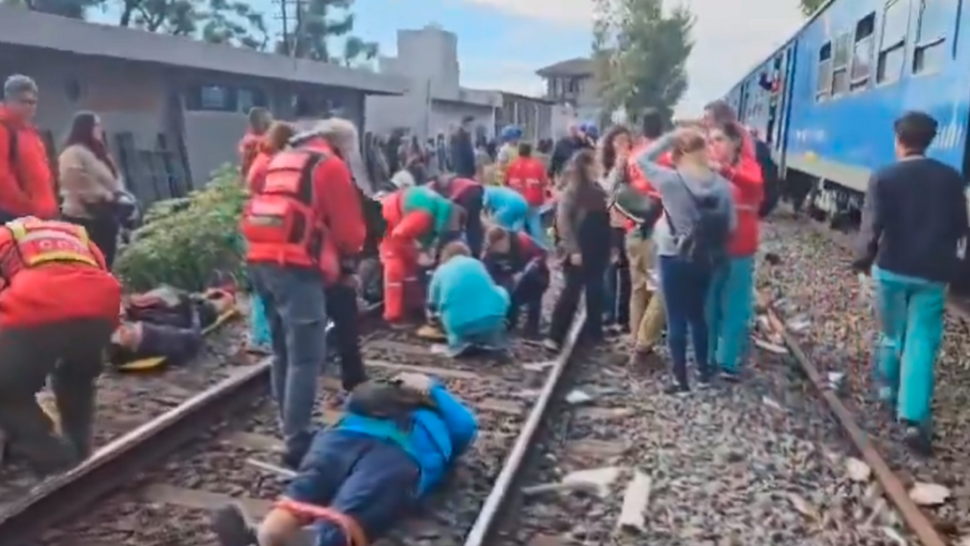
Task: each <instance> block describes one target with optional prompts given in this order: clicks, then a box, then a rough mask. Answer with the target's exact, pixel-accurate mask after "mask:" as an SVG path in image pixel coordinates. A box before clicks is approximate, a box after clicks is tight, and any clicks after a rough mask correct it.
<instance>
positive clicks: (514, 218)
mask: <svg viewBox="0 0 970 546" xmlns="http://www.w3.org/2000/svg"><path fill="white" fill-rule="evenodd" d="M3 93H4V95H3V106H2V108H0V220H2V221H3V222H4V223H5V225H4V229H2V230H0V354H2V355H3V363H2V366H0V431H2V432H3V433H4V434H6V436H7V438H8V440H10V444H9V446H10V449H11V450H12V451H16V452H17V453H18V454H21V455H23V456H25V458H26V459H27V460H28V461H29V462H30V464H31V467H32V468H34V469H35V470H36V471H37V472H38V473H39V474H49V473H51V472H56V471H59V470H63V469H65V468H67V467H69V466H71V465H73V464H76V463H77V462H78V461H80V460H82V459H84V458H85V457H86V456H87V455H88V454H89V452H90V438H91V430H92V420H93V413H94V409H93V408H94V400H95V387H94V385H95V380H96V378H97V376H98V375H99V374H100V372H101V369H102V360H103V358H102V355H103V351H104V349H105V347H107V346H108V344H109V340H110V337H111V335H112V332H113V331H114V330H115V328H116V327H117V325H118V322H119V309H120V308H121V286H120V284H119V282H118V281H117V280H116V279H115V278H114V276H113V275H112V274H111V263H112V260H113V258H114V254H115V252H116V244H117V239H118V231H119V229H120V226H121V225H122V224H123V223H124V221H125V218H127V217H128V216H129V215H130V213H131V208H132V206H133V203H132V202H131V201H132V200H131V197H130V195H128V194H127V193H125V191H124V186H123V184H122V182H121V178H120V176H119V173H118V169H117V167H116V166H115V164H114V162H113V161H112V159H111V157H110V155H109V154H108V152H107V148H106V146H105V144H104V132H103V130H102V129H101V126H100V122H99V120H98V117H97V116H96V115H95V114H92V113H86V112H83V113H79V114H78V115H77V116H76V117H75V119H74V122H73V125H72V128H71V131H70V133H69V134H70V136H69V138H68V141H67V146H66V147H65V148H64V151H63V152H62V154H61V155H60V157H59V158H58V161H57V162H56V165H57V168H58V170H59V172H58V178H59V181H60V191H61V194H62V195H61V202H62V204H61V206H60V209H61V210H60V211H58V206H57V199H56V196H55V195H54V189H53V188H54V187H55V186H54V184H53V173H52V170H51V168H50V167H49V166H48V165H49V163H48V161H47V159H46V151H45V148H44V144H43V142H42V141H41V139H40V138H39V136H38V134H37V131H36V130H35V129H34V128H33V127H32V125H31V118H32V116H33V114H34V112H35V109H36V106H37V87H36V85H35V84H34V82H33V81H32V80H30V78H27V77H25V76H13V77H11V78H9V79H8V80H7V81H6V83H5V85H4V89H3ZM640 120H641V122H640V127H639V130H638V131H634V130H633V129H632V128H630V127H626V126H623V125H614V126H612V127H609V128H608V130H607V131H606V132H605V134H602V135H601V134H600V131H599V129H598V127H596V126H595V124H592V123H582V124H575V125H574V126H572V127H570V130H569V134H568V135H566V136H565V137H563V138H562V139H560V140H559V141H558V142H556V143H555V146H553V143H551V142H544V143H540V145H539V146H538V149H534V148H533V146H532V143H529V142H525V141H524V140H523V134H522V131H521V129H520V128H518V127H515V126H509V127H506V128H505V129H503V130H502V131H501V133H500V134H499V135H498V141H497V142H496V143H494V144H490V143H488V142H479V143H478V144H479V146H478V147H479V148H480V150H478V151H476V150H473V149H471V143H472V142H473V140H472V138H471V132H470V126H469V125H468V124H465V125H464V126H463V127H462V128H461V129H459V130H458V132H457V133H456V134H455V135H452V136H451V137H449V139H448V143H447V145H446V143H445V138H444V136H443V135H441V136H440V137H439V138H437V139H435V140H433V141H431V142H428V146H427V147H424V148H422V147H420V146H419V145H418V142H417V141H416V140H413V139H412V140H411V141H410V143H409V144H408V145H404V144H402V142H400V141H401V140H402V139H401V137H400V136H399V135H398V136H395V137H392V138H390V139H388V141H387V142H383V141H382V140H381V139H380V138H377V137H375V136H373V135H364V136H363V138H361V137H360V135H359V134H358V131H357V128H356V126H355V125H354V124H353V123H351V122H349V121H347V120H342V119H326V120H320V121H318V122H315V123H312V124H306V123H304V124H300V125H293V124H289V123H286V122H283V121H274V120H273V116H272V115H271V113H270V112H269V111H267V110H265V109H260V108H257V109H254V110H253V111H252V112H251V113H250V132H249V133H248V134H247V135H245V137H244V138H243V139H242V141H241V144H240V152H241V178H243V179H244V181H245V184H246V187H247V188H248V191H249V199H248V202H247V203H246V205H245V207H244V211H243V214H242V218H241V221H240V230H239V237H240V239H241V240H242V242H243V243H244V244H245V249H246V250H245V260H246V262H247V265H248V273H249V275H248V276H249V282H250V283H251V285H252V288H253V298H252V303H253V305H252V309H253V320H252V324H251V326H252V327H253V339H254V344H255V345H258V346H263V347H264V349H265V350H266V351H268V352H269V353H271V354H272V357H273V360H272V362H273V363H272V394H273V397H274V399H275V400H276V403H277V406H278V410H279V418H280V422H281V428H282V434H283V440H284V445H285V451H284V453H283V455H282V461H281V462H282V464H283V465H284V466H286V467H288V468H291V469H293V470H295V471H296V473H297V474H296V478H295V479H294V480H293V481H292V483H291V484H290V486H289V488H288V489H287V492H286V494H285V495H284V497H283V498H282V499H281V500H280V502H279V503H278V504H277V505H276V506H275V508H274V509H273V510H272V511H271V512H270V513H269V515H268V516H267V517H266V518H265V519H264V520H263V521H262V522H261V523H260V524H259V525H253V524H252V523H251V522H250V521H249V519H248V517H247V515H246V514H245V513H244V511H243V510H242V509H241V508H239V507H237V506H230V507H226V508H224V509H221V510H218V511H217V512H216V513H215V514H214V518H213V526H214V529H215V531H216V533H217V535H218V536H219V538H220V540H221V541H222V543H223V544H225V545H226V546H246V545H250V544H259V545H261V546H267V545H283V544H304V543H306V544H317V545H318V546H337V545H338V544H346V543H354V544H364V543H368V542H369V541H373V540H374V539H376V538H378V537H379V536H380V535H381V534H382V533H383V532H384V531H386V530H387V529H388V528H389V527H390V526H391V525H392V524H393V523H394V522H395V521H397V520H398V519H399V518H401V517H403V516H404V515H405V514H406V513H407V512H408V509H409V507H411V506H412V505H413V503H414V501H415V499H416V498H419V497H421V496H423V495H424V494H425V493H427V492H428V491H430V490H431V489H433V488H434V487H435V486H436V485H437V484H438V483H439V482H440V481H441V480H442V479H443V476H444V475H445V473H446V472H447V470H448V468H449V467H450V466H451V465H452V463H453V462H454V461H455V460H456V459H457V457H459V456H460V455H461V454H462V453H463V452H465V451H466V450H467V449H468V447H469V446H470V445H471V443H472V442H473V441H474V439H475V436H476V432H477V428H478V425H477V423H476V419H475V415H474V412H473V411H472V410H471V409H470V408H469V407H468V406H467V405H465V404H464V403H463V402H462V401H461V400H460V399H458V398H457V397H456V396H455V395H454V394H452V393H449V392H448V390H447V389H446V387H445V386H444V385H442V384H441V383H439V382H437V381H436V380H435V379H433V378H431V377H428V376H426V375H422V374H416V373H404V374H401V375H399V376H397V377H396V378H394V379H393V380H389V381H388V380H374V379H370V378H368V376H367V373H366V370H365V368H364V363H363V361H362V358H361V351H360V340H359V334H358V332H357V326H356V324H357V318H358V309H357V305H358V299H357V296H358V294H359V293H360V286H361V284H364V279H362V278H361V273H362V271H363V270H364V268H363V267H362V262H367V261H368V260H369V261H370V263H371V265H374V264H379V266H380V267H378V268H377V270H378V271H379V273H378V274H377V276H378V277H379V278H381V279H382V282H381V283H380V284H382V292H383V294H382V298H383V302H384V319H385V320H386V321H387V322H388V323H389V324H390V325H391V326H392V327H395V328H411V327H415V328H416V329H417V333H418V335H420V336H422V337H426V338H429V339H437V340H441V341H444V342H445V343H446V345H447V348H448V351H449V354H450V355H451V356H454V357H459V356H461V355H465V354H468V353H469V352H473V351H474V352H478V351H484V352H486V353H497V354H505V353H506V352H507V349H508V341H509V336H510V335H511V334H513V333H517V334H519V335H523V336H530V337H535V338H539V339H542V341H543V343H544V345H545V346H546V347H547V348H548V349H549V350H550V351H558V350H559V349H560V347H561V346H562V345H563V343H564V341H565V337H566V335H567V330H568V329H569V326H570V323H571V322H572V319H573V316H574V315H575V311H576V309H577V307H578V305H579V302H580V301H581V300H582V299H583V298H581V296H585V317H586V319H585V323H584V327H583V331H582V335H581V339H580V343H582V344H595V343H597V342H599V341H601V340H602V339H603V338H604V337H606V336H608V335H619V334H620V333H621V332H623V331H625V332H627V333H628V334H629V340H630V351H631V365H632V366H643V365H647V364H649V363H652V362H658V361H659V359H657V358H653V357H652V354H653V353H654V351H655V350H656V349H657V347H658V345H659V344H660V343H661V342H662V340H663V336H664V332H666V344H667V349H668V351H669V360H670V364H671V377H672V380H671V381H670V384H669V385H668V386H667V387H666V388H665V393H666V394H669V395H676V396H682V395H686V394H688V393H690V392H691V389H692V384H693V383H694V382H695V381H696V383H698V384H700V385H702V386H703V385H707V384H709V383H710V382H711V381H713V380H714V379H715V378H716V377H720V378H723V379H724V380H726V381H729V382H734V381H737V380H739V379H740V371H741V370H742V364H743V362H744V360H745V356H746V349H747V342H748V337H749V336H748V329H749V327H750V326H751V323H752V318H753V317H752V311H753V294H754V275H755V256H756V253H757V251H758V246H759V230H760V226H759V223H760V217H761V216H763V215H764V213H765V212H766V210H767V209H766V205H765V203H766V202H768V203H770V202H771V201H772V200H773V199H777V195H773V193H775V194H776V193H777V192H776V191H774V190H775V189H776V188H773V186H772V185H771V184H767V185H766V183H765V181H766V179H768V180H770V179H771V177H772V176H774V175H773V174H770V173H769V172H768V169H766V168H765V167H764V161H761V162H759V157H760V158H763V156H764V149H765V147H764V143H760V142H757V141H756V139H755V138H754V137H753V135H752V134H751V133H750V132H749V131H748V130H747V129H746V128H744V127H743V126H742V125H741V124H740V123H739V121H738V119H737V118H736V115H735V113H734V112H733V110H732V109H731V108H730V107H729V106H728V105H727V104H726V103H724V102H721V101H717V102H714V103H711V104H710V105H708V107H707V108H706V109H705V112H704V117H703V119H700V120H697V121H683V122H679V123H678V124H676V126H674V127H668V123H667V120H665V119H664V118H663V117H662V116H661V114H660V113H659V112H658V111H654V110H649V111H646V112H643V113H641V116H640ZM895 133H896V146H897V154H898V156H899V157H900V161H899V162H898V163H896V164H894V165H893V166H891V167H888V168H886V169H883V170H880V171H877V172H876V173H875V175H874V176H873V179H872V182H871V186H870V190H869V194H868V195H867V199H866V210H865V213H864V217H863V230H862V235H861V245H860V254H859V257H858V259H857V260H856V261H855V262H854V264H853V267H855V268H856V269H857V270H858V271H860V272H866V273H870V272H871V275H872V278H873V279H874V281H875V283H876V287H877V298H876V299H877V307H878V309H879V318H880V321H879V328H880V334H881V339H880V343H879V345H878V351H877V360H878V362H877V372H878V376H879V380H880V386H881V390H880V396H882V397H883V399H884V400H886V401H887V403H890V404H892V405H893V406H894V408H895V410H896V411H897V412H898V417H899V418H900V419H901V420H902V421H904V422H905V423H906V424H907V427H908V428H907V440H908V441H909V442H910V444H911V445H913V446H916V447H921V448H926V447H927V446H928V444H929V440H930V437H929V436H928V434H929V433H928V430H929V429H928V424H927V423H928V422H929V421H930V407H931V404H930V402H931V399H932V386H933V379H932V368H933V361H934V359H935V356H936V353H937V351H938V349H939V345H940V341H941V338H942V317H943V300H944V297H945V288H946V285H947V283H949V282H952V280H953V278H954V275H955V274H956V272H957V271H959V264H958V262H959V259H958V257H957V252H956V250H955V249H956V248H957V246H958V243H959V242H960V241H962V240H963V238H964V236H965V235H966V230H967V224H968V220H967V210H966V206H965V197H964V194H963V186H964V183H963V180H962V177H961V176H960V175H959V173H957V172H956V171H955V170H953V169H951V168H950V167H947V166H945V165H944V164H942V163H940V162H938V161H935V160H932V159H928V158H926V157H925V152H926V150H927V148H928V147H929V146H930V144H931V143H932V141H933V139H934V138H935V136H936V133H937V124H936V122H935V120H933V119H932V118H931V117H929V116H927V115H926V114H921V113H910V114H907V115H905V116H903V117H902V118H900V120H899V121H898V122H897V123H896V126H895ZM402 149H404V150H407V151H404V152H403V153H399V151H400V150H402ZM8 150H9V153H7V151H8ZM486 162H490V163H492V165H490V166H491V167H492V168H491V169H490V170H488V171H487V172H488V174H484V173H485V172H486V171H485V170H483V168H482V167H483V164H484V163H486ZM914 178H918V179H920V180H921V181H922V182H924V183H923V184H921V185H916V184H914V183H913V182H912V179H914ZM766 190H767V191H766ZM766 196H767V197H766ZM768 208H770V206H769V207H768ZM550 210H551V211H554V214H553V215H552V216H553V217H554V219H553V221H552V222H551V226H549V225H548V224H549V222H547V221H544V214H545V213H546V212H548V211H550ZM926 211H931V212H932V213H931V214H927V213H926ZM920 226H922V227H920ZM550 227H551V229H547V228H550ZM607 242H608V244H604V243H607ZM554 263H555V264H559V267H560V269H561V272H562V275H563V278H564V283H563V287H562V290H561V292H560V293H559V294H558V296H557V298H556V301H555V305H554V307H553V311H552V316H551V321H550V323H549V324H548V327H547V328H546V330H545V331H543V326H544V325H543V324H542V321H541V316H542V302H543V299H544V297H545V295H546V294H545V293H546V291H547V289H548V287H549V284H550V276H551V272H550V265H551V264H554ZM371 269H373V268H371ZM81 285H83V286H84V290H78V289H77V287H78V286H81ZM523 314H524V315H525V319H524V323H523V324H522V325H521V332H519V330H520V321H521V320H520V319H521V318H522V315H523ZM330 321H332V323H333V327H334V328H335V329H336V331H337V334H338V335H336V336H334V337H329V336H328V335H327V331H328V323H329V322H330ZM419 326H420V328H418V327H419ZM331 339H333V340H335V342H336V344H337V347H336V351H334V352H335V353H336V354H337V356H338V357H339V362H340V366H341V374H342V386H343V393H341V394H342V396H341V397H339V398H340V399H341V400H342V402H343V407H344V410H345V413H344V417H343V418H342V419H341V420H340V421H339V422H338V423H337V424H336V425H335V426H333V427H330V428H327V429H324V430H317V428H316V426H315V424H314V422H313V415H314V412H315V410H316V407H317V403H318V402H317V400H318V396H317V394H318V393H317V385H318V382H317V376H318V375H319V372H320V368H321V366H322V364H323V363H324V362H325V361H326V357H327V352H328V347H327V343H328V340H331ZM688 345H691V346H692V348H693V351H692V352H693V355H694V356H693V375H694V376H695V377H694V378H692V371H691V366H690V365H689V363H688V350H687V349H688ZM48 378H51V385H52V388H53V391H54V394H55V396H56V400H57V406H58V408H59V410H60V411H59V414H60V420H61V422H60V423H59V432H57V433H55V431H54V430H55V429H54V427H53V426H52V423H51V420H50V419H49V417H48V416H47V415H46V414H45V413H44V411H43V410H42V409H41V408H40V406H39V405H38V403H37V400H36V398H35V394H36V393H37V392H38V391H39V390H40V389H41V388H42V387H43V385H44V383H45V381H47V379H48ZM897 399H898V401H897ZM311 523H314V525H313V526H312V527H311V528H310V529H309V530H307V529H305V527H306V526H307V525H308V524H311Z"/></svg>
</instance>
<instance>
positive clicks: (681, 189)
mask: <svg viewBox="0 0 970 546" xmlns="http://www.w3.org/2000/svg"><path fill="white" fill-rule="evenodd" d="M672 144H673V137H672V135H671V134H670V133H668V134H666V135H664V136H662V137H660V138H659V139H657V140H656V141H655V142H654V143H653V144H651V145H650V147H648V148H647V149H646V150H644V151H643V153H641V154H640V156H639V157H637V164H638V165H639V166H640V168H641V169H643V174H644V175H645V176H646V178H647V180H649V181H650V184H651V185H652V186H653V187H654V188H656V190H657V191H659V192H660V199H661V200H662V201H663V206H664V209H665V210H666V211H667V214H665V215H663V216H662V217H661V218H660V221H658V222H657V226H656V228H655V229H654V232H653V239H654V241H655V242H656V244H657V254H658V255H660V256H676V255H677V244H676V241H675V240H674V237H673V235H672V233H671V229H670V223H669V222H668V216H669V218H670V221H672V222H673V224H674V226H673V227H674V231H675V232H676V233H677V234H678V235H683V234H686V233H689V232H690V231H691V229H693V226H694V224H695V223H696V221H697V219H698V218H699V216H700V212H699V211H698V210H697V206H696V205H695V204H694V198H692V197H691V195H690V194H691V193H693V194H694V197H695V198H698V199H702V198H704V197H708V196H713V197H716V198H717V199H718V207H719V208H720V209H721V210H723V212H724V214H726V215H728V216H729V218H730V226H731V231H734V228H735V227H736V226H737V223H738V219H737V214H736V211H735V210H734V198H733V197H732V194H731V183H730V182H729V181H728V180H726V179H725V178H724V177H722V176H721V175H719V174H717V173H712V174H711V176H710V177H707V178H697V177H696V175H694V174H691V173H686V172H684V171H680V170H676V169H671V168H668V167H664V166H662V165H660V164H658V163H657V159H658V158H660V156H662V155H663V154H664V153H665V152H667V151H668V150H669V149H670V147H671V145H672ZM688 190H689V192H688Z"/></svg>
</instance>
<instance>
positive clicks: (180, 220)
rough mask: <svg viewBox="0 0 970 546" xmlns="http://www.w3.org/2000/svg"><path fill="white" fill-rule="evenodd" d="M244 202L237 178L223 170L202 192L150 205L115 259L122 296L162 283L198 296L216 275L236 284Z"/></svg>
mask: <svg viewBox="0 0 970 546" xmlns="http://www.w3.org/2000/svg"><path fill="white" fill-rule="evenodd" d="M245 201H246V191H245V188H244V187H243V185H242V184H241V183H240V181H239V175H238V172H237V171H236V169H235V168H233V167H231V166H228V165H227V166H224V167H222V168H221V169H219V170H218V171H216V172H215V173H214V174H213V178H212V180H211V181H210V182H209V183H208V184H207V185H206V186H205V188H203V189H201V190H197V191H194V192H192V193H191V194H189V196H188V197H186V198H181V199H170V200H166V201H160V202H158V203H156V204H154V205H153V206H152V207H151V208H149V210H148V211H146V213H145V223H144V225H143V226H142V227H140V228H138V229H137V230H136V231H135V232H134V233H133V234H132V241H131V243H130V244H129V245H128V246H127V247H126V248H125V249H124V250H123V251H122V253H121V255H120V256H119V258H118V260H117V262H116V264H115V273H116V274H117V275H118V277H119V278H120V279H121V280H122V282H123V283H124V284H125V288H126V289H127V290H130V291H136V292H137V291H145V290H150V289H152V288H154V287H156V286H158V285H159V284H163V283H164V284H169V285H171V286H175V287H178V288H182V289H185V290H192V291H197V290H203V289H205V288H207V286H208V284H209V283H210V282H211V281H212V280H213V279H214V278H216V277H217V276H218V275H225V274H230V275H235V276H237V278H241V277H242V273H243V255H242V250H243V249H242V245H241V239H240V238H239V236H238V228H239V216H240V214H241V212H242V206H243V203H245Z"/></svg>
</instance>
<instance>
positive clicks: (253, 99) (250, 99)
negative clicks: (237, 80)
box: [236, 89, 269, 113]
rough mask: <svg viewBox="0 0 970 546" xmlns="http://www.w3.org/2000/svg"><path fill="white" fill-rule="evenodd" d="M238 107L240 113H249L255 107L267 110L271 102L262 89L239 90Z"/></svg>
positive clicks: (237, 95) (237, 91)
mask: <svg viewBox="0 0 970 546" xmlns="http://www.w3.org/2000/svg"><path fill="white" fill-rule="evenodd" d="M236 106H237V107H238V111H239V112H243V113H248V112H249V111H250V110H251V109H253V108H255V107H257V106H258V107H262V108H266V107H268V106H269V100H268V99H267V98H266V93H264V92H263V91H262V90H260V89H238V90H236Z"/></svg>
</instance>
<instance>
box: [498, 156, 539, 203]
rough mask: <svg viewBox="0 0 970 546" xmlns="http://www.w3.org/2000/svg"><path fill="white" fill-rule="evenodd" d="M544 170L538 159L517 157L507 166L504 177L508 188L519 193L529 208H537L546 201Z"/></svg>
mask: <svg viewBox="0 0 970 546" xmlns="http://www.w3.org/2000/svg"><path fill="white" fill-rule="evenodd" d="M545 170H546V167H545V165H543V164H542V162H541V161H539V160H538V159H535V158H532V157H519V158H517V159H515V160H514V161H513V162H512V164H511V165H509V168H508V170H507V171H506V175H505V177H506V180H508V184H509V187H510V188H512V189H513V190H515V191H517V192H519V193H520V194H521V195H522V197H524V198H525V200H526V202H527V203H529V205H530V206H532V207H539V206H542V204H543V203H545V201H546V184H545V183H544V177H545Z"/></svg>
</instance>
